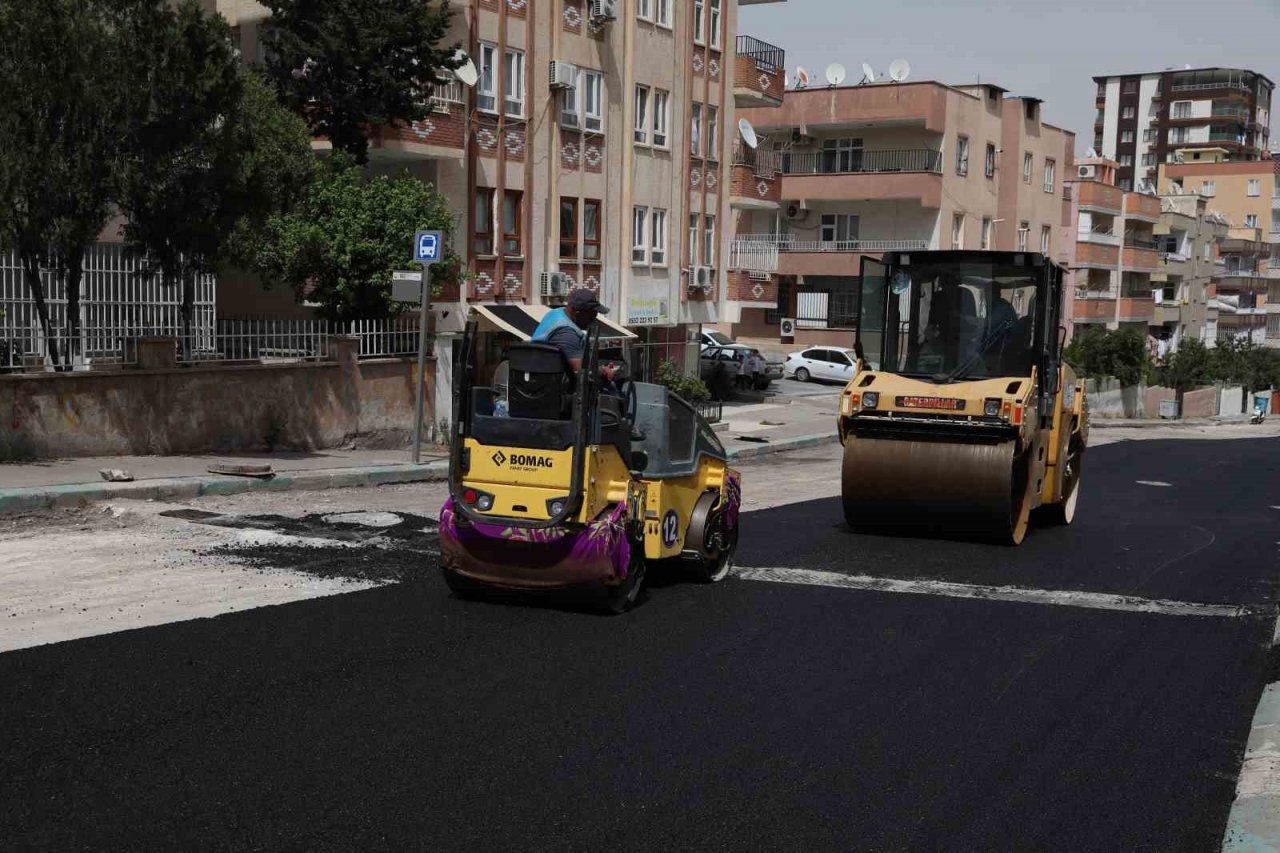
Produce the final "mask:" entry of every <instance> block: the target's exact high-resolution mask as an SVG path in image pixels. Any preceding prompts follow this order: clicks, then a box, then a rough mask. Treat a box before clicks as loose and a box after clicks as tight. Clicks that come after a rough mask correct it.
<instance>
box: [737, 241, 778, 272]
mask: <svg viewBox="0 0 1280 853" xmlns="http://www.w3.org/2000/svg"><path fill="white" fill-rule="evenodd" d="M729 268H730V269H735V270H746V271H747V272H759V273H775V272H777V271H778V244H777V243H771V242H768V241H765V240H756V239H752V238H746V239H743V238H739V239H736V240H734V241H733V242H732V243H730V244H729Z"/></svg>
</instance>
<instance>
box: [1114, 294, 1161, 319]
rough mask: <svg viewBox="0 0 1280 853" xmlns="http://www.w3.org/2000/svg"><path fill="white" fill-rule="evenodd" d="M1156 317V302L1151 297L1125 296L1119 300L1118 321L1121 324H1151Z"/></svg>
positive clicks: (1117, 308)
mask: <svg viewBox="0 0 1280 853" xmlns="http://www.w3.org/2000/svg"><path fill="white" fill-rule="evenodd" d="M1155 316H1156V301H1155V300H1154V299H1152V298H1151V297H1150V296H1123V297H1121V298H1120V299H1119V300H1117V305H1116V319H1117V320H1119V321H1120V322H1121V323H1150V322H1151V321H1152V320H1154V319H1155Z"/></svg>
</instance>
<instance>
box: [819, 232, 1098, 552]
mask: <svg viewBox="0 0 1280 853" xmlns="http://www.w3.org/2000/svg"><path fill="white" fill-rule="evenodd" d="M1061 301H1062V271H1061V269H1060V268H1059V267H1057V265H1055V264H1054V263H1053V262H1052V261H1050V260H1048V259H1047V258H1045V257H1044V256H1042V255H1039V254H1034V253H1024V252H910V253H894V252H891V253H888V254H886V255H885V256H884V258H883V260H882V261H874V260H870V259H866V260H864V261H863V266H862V278H861V284H860V290H859V301H858V308H857V310H858V318H859V322H858V337H857V341H856V346H855V349H856V351H857V353H858V364H857V367H856V370H855V373H854V376H853V378H852V380H850V382H849V384H848V385H847V386H846V387H845V389H844V391H843V392H842V394H841V398H840V413H839V419H838V424H837V428H838V431H839V434H840V439H841V442H842V443H843V444H844V461H843V466H842V477H841V492H842V497H843V504H844V512H845V517H846V520H847V521H848V522H849V524H850V525H851V526H853V527H855V528H858V529H900V530H906V531H913V530H914V531H930V532H946V533H950V534H955V535H960V536H967V537H975V538H984V539H994V540H998V541H1002V542H1008V543H1011V544H1017V543H1019V542H1021V541H1022V539H1023V537H1024V536H1025V535H1026V531H1027V528H1028V525H1029V522H1030V521H1031V519H1032V517H1033V512H1035V511H1037V510H1039V511H1038V512H1035V515H1036V517H1039V518H1043V519H1045V520H1050V521H1053V520H1056V521H1059V522H1062V523H1069V522H1070V521H1071V520H1072V518H1073V517H1074V514H1075V506H1076V487H1077V485H1078V483H1079V479H1080V462H1081V457H1082V454H1083V451H1084V448H1085V443H1086V439H1087V423H1086V416H1085V415H1086V413H1085V410H1084V395H1083V389H1082V388H1080V387H1079V383H1077V381H1076V377H1075V373H1074V371H1073V370H1072V369H1071V367H1070V366H1069V365H1067V364H1065V363H1063V361H1062V358H1061V345H1062V344H1061V342H1062V335H1061V332H1060V306H1061Z"/></svg>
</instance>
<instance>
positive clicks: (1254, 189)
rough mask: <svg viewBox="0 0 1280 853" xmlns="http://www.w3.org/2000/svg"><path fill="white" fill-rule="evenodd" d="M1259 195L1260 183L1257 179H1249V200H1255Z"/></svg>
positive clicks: (1260, 193) (1260, 191)
mask: <svg viewBox="0 0 1280 853" xmlns="http://www.w3.org/2000/svg"><path fill="white" fill-rule="evenodd" d="M1260 195H1262V181H1260V180H1258V179H1257V178H1250V179H1249V196H1250V197H1251V198H1257V197H1258V196H1260Z"/></svg>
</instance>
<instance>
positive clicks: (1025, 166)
mask: <svg viewBox="0 0 1280 853" xmlns="http://www.w3.org/2000/svg"><path fill="white" fill-rule="evenodd" d="M1034 159H1035V158H1034V157H1032V155H1031V152H1030V151H1025V152H1023V154H1022V182H1023V183H1024V184H1029V183H1031V167H1032V161H1033V160H1034Z"/></svg>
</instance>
